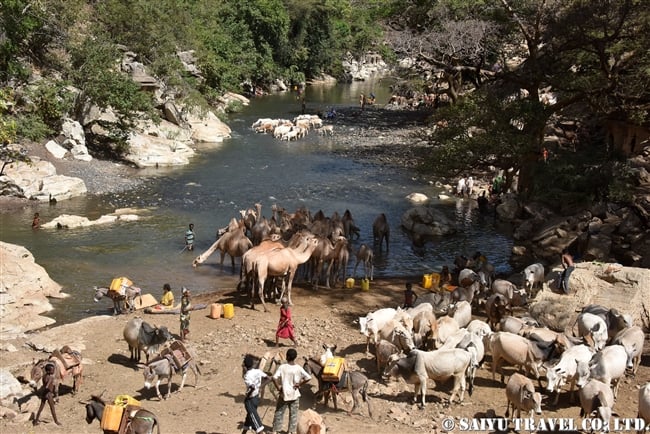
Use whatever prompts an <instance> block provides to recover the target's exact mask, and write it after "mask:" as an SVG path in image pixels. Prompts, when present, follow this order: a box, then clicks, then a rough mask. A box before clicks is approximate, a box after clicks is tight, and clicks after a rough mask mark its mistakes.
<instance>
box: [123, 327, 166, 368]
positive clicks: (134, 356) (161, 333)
mask: <svg viewBox="0 0 650 434" xmlns="http://www.w3.org/2000/svg"><path fill="white" fill-rule="evenodd" d="M122 334H123V336H124V340H125V341H126V343H127V344H128V345H129V351H130V352H131V355H130V358H129V359H130V360H133V361H136V362H139V361H140V352H141V351H144V352H145V357H146V361H147V362H149V356H150V355H151V354H154V353H157V352H158V349H159V347H160V346H161V345H162V344H164V343H165V342H167V341H169V340H171V339H172V335H171V334H170V333H169V330H167V327H164V326H163V327H155V326H154V327H152V326H151V325H149V323H147V322H145V321H143V320H142V318H140V317H135V318H132V319H130V320H129V322H127V323H126V326H124V331H123V333H122Z"/></svg>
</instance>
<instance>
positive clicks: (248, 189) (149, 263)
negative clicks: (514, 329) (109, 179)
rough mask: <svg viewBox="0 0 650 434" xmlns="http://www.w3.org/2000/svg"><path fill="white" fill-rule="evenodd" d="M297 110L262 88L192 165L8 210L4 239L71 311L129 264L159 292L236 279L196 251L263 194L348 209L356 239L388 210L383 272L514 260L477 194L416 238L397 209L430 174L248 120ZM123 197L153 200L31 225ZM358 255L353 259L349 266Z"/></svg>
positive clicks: (425, 188)
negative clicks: (430, 233)
mask: <svg viewBox="0 0 650 434" xmlns="http://www.w3.org/2000/svg"><path fill="white" fill-rule="evenodd" d="M371 91H373V92H374V93H375V94H376V95H377V100H378V102H385V101H387V100H388V97H389V90H388V88H387V87H384V86H380V85H378V84H376V83H372V82H363V83H354V84H352V85H337V86H333V87H310V88H308V89H307V93H306V98H307V110H308V111H309V112H316V111H319V110H325V109H326V108H327V107H330V106H333V107H337V106H338V107H344V106H346V107H349V106H351V105H358V95H359V93H361V92H365V93H366V94H368V93H370V92H371ZM300 110H301V107H300V104H299V102H298V101H297V100H296V98H295V94H291V93H286V94H281V95H273V96H267V97H263V98H257V99H254V100H252V102H251V105H250V106H249V107H247V108H246V109H245V110H244V111H243V112H242V113H240V114H237V115H236V116H233V117H232V118H231V119H230V120H229V121H228V124H229V125H230V127H231V128H232V130H233V133H232V139H229V140H226V141H225V142H224V143H223V144H222V145H220V146H219V147H217V148H216V149H212V150H209V151H201V152H199V153H198V154H197V156H196V157H195V158H194V160H193V161H192V163H191V164H190V165H188V166H186V167H183V168H180V169H173V170H171V169H159V170H147V171H142V176H143V177H145V180H144V183H143V185H142V186H141V187H140V188H137V189H136V190H133V191H128V192H124V193H119V194H111V195H103V196H88V197H84V198H77V199H72V200H68V201H60V202H59V203H57V204H56V205H55V206H53V207H50V206H49V205H48V204H45V205H40V206H39V207H38V208H36V209H30V210H25V211H21V212H17V213H13V214H7V213H3V214H2V215H1V216H0V218H1V223H2V224H1V225H0V235H1V239H2V240H3V241H6V242H10V243H14V244H19V245H24V246H25V247H26V248H27V249H29V250H30V251H31V252H32V253H33V254H34V256H35V258H36V262H37V263H38V264H40V265H42V266H43V267H44V268H45V269H46V270H47V272H48V273H49V275H50V276H51V277H52V278H53V279H54V280H55V281H57V282H58V283H60V284H61V285H62V286H63V288H64V291H65V292H67V293H70V294H71V295H72V296H73V297H70V298H68V299H65V300H63V301H58V300H55V301H53V304H54V305H55V310H54V311H53V312H52V314H51V315H52V316H53V317H55V319H57V321H59V322H63V323H65V322H69V321H74V320H78V319H80V318H83V317H85V316H87V315H88V314H93V313H95V312H98V311H101V312H105V311H106V309H107V307H108V305H109V303H108V301H107V302H106V303H103V302H101V304H99V305H98V304H94V303H93V301H92V295H93V294H92V291H91V288H92V287H93V286H94V285H97V286H105V285H108V284H110V282H111V279H112V278H113V277H116V276H121V275H125V276H128V277H129V278H130V279H131V280H133V281H134V282H135V284H136V285H138V286H141V287H142V288H143V289H144V291H145V292H149V293H152V294H154V295H155V296H156V297H159V296H160V295H161V288H162V285H163V283H165V282H169V283H170V284H171V286H172V289H173V290H174V292H175V293H178V291H179V288H180V287H181V286H187V287H188V288H190V289H192V290H193V292H195V293H197V292H204V291H210V290H215V289H218V290H227V289H232V288H233V279H232V273H231V269H230V265H228V264H229V259H227V260H226V265H224V267H223V268H222V267H221V266H219V265H218V260H219V255H218V253H215V254H214V255H213V256H212V257H210V258H209V259H208V261H207V262H206V264H204V265H203V266H201V267H199V268H197V269H193V268H192V267H191V263H192V260H193V259H194V257H195V256H197V255H198V254H199V253H201V252H202V251H204V250H205V249H207V248H208V247H209V246H210V245H211V243H212V242H213V241H214V239H215V232H216V230H217V228H220V227H223V226H225V225H227V223H228V221H229V220H230V219H231V218H232V217H237V216H239V210H241V209H247V208H249V207H252V206H253V204H254V203H256V202H260V203H261V204H262V205H263V208H262V212H263V214H264V215H266V216H267V217H270V215H271V210H270V208H271V205H273V204H274V203H277V204H278V205H280V206H282V207H284V208H285V209H287V210H288V211H289V212H292V211H294V210H295V209H297V208H298V207H301V206H306V207H307V208H309V209H310V210H311V211H312V212H315V211H317V210H319V209H322V210H323V212H324V213H325V214H326V215H331V214H332V213H333V212H334V211H337V212H339V214H342V213H343V212H344V211H345V210H346V209H349V210H350V211H351V212H352V215H353V217H354V219H355V221H356V224H357V226H359V227H360V228H361V238H360V239H359V240H358V241H355V242H354V243H353V248H354V249H355V250H356V249H357V248H358V245H359V244H360V243H370V244H371V243H372V229H371V226H372V221H373V220H374V219H375V217H376V216H377V215H378V214H380V213H382V212H383V213H385V214H386V215H387V216H388V218H389V222H390V226H391V248H390V252H389V253H386V252H384V253H382V254H376V265H375V275H376V276H409V275H410V276H419V275H421V274H422V273H425V272H431V271H434V270H439V269H440V268H441V267H442V265H444V264H451V262H452V261H453V258H454V257H455V256H456V255H457V254H472V253H474V252H475V251H477V250H480V251H481V252H483V253H484V254H485V255H486V256H487V257H488V258H489V260H490V261H491V262H492V263H494V264H495V266H496V267H497V270H498V271H501V272H506V271H508V269H509V266H508V263H507V260H508V257H509V253H510V247H511V241H510V237H509V236H508V235H507V234H506V233H505V232H503V231H501V230H499V229H498V228H496V227H495V226H494V221H493V220H492V219H491V218H484V217H483V216H480V215H479V214H478V211H477V210H476V209H475V204H474V203H473V202H472V201H469V200H458V201H454V202H455V203H452V204H451V205H449V204H445V205H443V204H440V203H438V202H437V200H434V201H433V205H434V206H437V207H440V208H441V209H442V210H443V211H444V212H445V213H447V214H448V215H449V216H450V217H451V218H453V219H454V220H455V221H456V224H457V225H458V229H459V230H458V233H457V234H456V235H453V236H450V237H445V238H441V239H438V240H435V241H434V242H433V243H427V244H426V246H425V247H424V248H418V249H416V248H414V247H412V245H411V243H410V241H409V239H408V238H407V237H406V235H405V234H404V233H403V232H402V231H401V229H400V228H399V224H400V217H401V215H402V214H403V213H404V212H405V211H406V210H407V209H408V208H410V206H411V205H410V203H409V202H408V201H407V200H406V199H405V196H407V195H408V194H409V193H412V192H421V193H424V194H426V195H428V196H429V197H436V195H437V194H438V191H437V190H436V189H435V188H434V187H433V186H432V185H430V184H429V183H428V182H426V181H425V180H424V179H421V178H419V177H418V175H417V174H414V173H410V172H408V171H406V170H404V169H401V168H398V167H387V166H385V165H374V164H371V163H368V162H363V161H353V160H349V159H342V158H340V157H337V156H336V155H334V154H332V153H331V151H332V150H333V149H334V147H335V145H334V144H333V143H332V141H331V140H330V139H327V138H322V137H319V136H317V135H316V134H310V135H308V136H307V137H306V138H305V139H302V140H300V141H298V142H291V143H287V142H280V141H278V140H275V139H273V138H272V137H271V136H268V135H262V134H255V133H254V132H253V131H252V130H251V128H250V125H251V124H252V123H253V122H254V121H255V120H257V119H258V118H262V117H271V118H289V119H291V118H293V117H295V116H296V115H297V114H299V112H300ZM122 207H136V208H147V209H150V213H149V214H148V217H146V218H144V219H142V220H140V221H138V222H130V223H120V224H115V225H109V226H103V227H102V226H97V227H92V228H86V229H74V230H60V231H49V230H39V231H32V230H31V228H30V222H31V217H32V213H33V212H34V211H39V212H40V213H41V220H42V221H44V222H45V221H48V220H51V219H53V218H55V217H56V216H58V215H60V214H64V213H65V214H77V215H84V216H87V217H88V218H90V219H95V218H97V217H99V216H100V215H102V214H106V213H109V212H112V211H114V210H115V208H122ZM190 222H192V223H194V225H195V232H196V248H195V251H194V252H187V251H182V249H183V246H184V241H183V236H184V232H185V229H186V228H187V225H188V223H190ZM353 266H354V261H351V264H350V270H351V269H352V268H353Z"/></svg>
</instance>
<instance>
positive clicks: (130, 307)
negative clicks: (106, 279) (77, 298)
mask: <svg viewBox="0 0 650 434" xmlns="http://www.w3.org/2000/svg"><path fill="white" fill-rule="evenodd" d="M93 289H94V291H95V297H94V298H93V300H94V301H95V303H97V302H98V301H99V300H101V299H102V297H105V296H106V297H109V298H110V299H111V300H113V315H119V314H121V313H123V312H133V311H134V310H135V298H136V297H139V296H141V292H142V291H141V289H140V288H136V287H134V286H130V287H126V288H125V289H124V294H120V293H119V292H117V291H111V290H110V289H109V288H105V287H102V288H98V287H96V286H95V287H93Z"/></svg>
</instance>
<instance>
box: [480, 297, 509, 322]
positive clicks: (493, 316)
mask: <svg viewBox="0 0 650 434" xmlns="http://www.w3.org/2000/svg"><path fill="white" fill-rule="evenodd" d="M507 310H508V300H506V298H505V297H504V296H503V295H501V294H492V295H491V296H489V297H488V299H487V301H486V302H485V314H486V316H487V322H488V324H489V325H490V327H491V328H493V329H496V327H497V325H498V324H500V323H501V320H502V319H503V318H504V316H505V315H506V312H507Z"/></svg>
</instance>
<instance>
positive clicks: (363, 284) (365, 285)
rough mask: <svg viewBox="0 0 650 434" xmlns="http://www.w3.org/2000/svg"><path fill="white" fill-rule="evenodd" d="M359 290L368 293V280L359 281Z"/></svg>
mask: <svg viewBox="0 0 650 434" xmlns="http://www.w3.org/2000/svg"><path fill="white" fill-rule="evenodd" d="M361 290H362V291H370V279H361Z"/></svg>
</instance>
